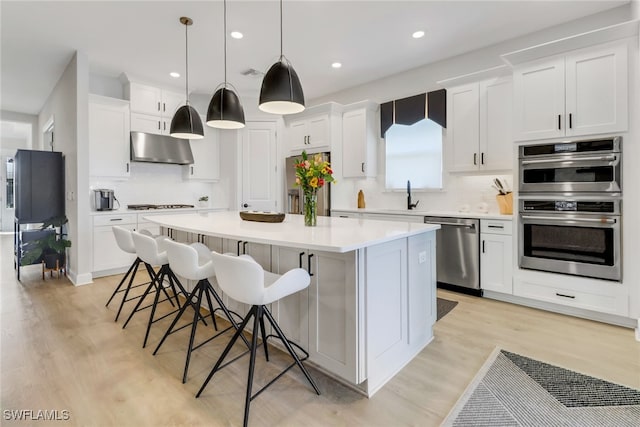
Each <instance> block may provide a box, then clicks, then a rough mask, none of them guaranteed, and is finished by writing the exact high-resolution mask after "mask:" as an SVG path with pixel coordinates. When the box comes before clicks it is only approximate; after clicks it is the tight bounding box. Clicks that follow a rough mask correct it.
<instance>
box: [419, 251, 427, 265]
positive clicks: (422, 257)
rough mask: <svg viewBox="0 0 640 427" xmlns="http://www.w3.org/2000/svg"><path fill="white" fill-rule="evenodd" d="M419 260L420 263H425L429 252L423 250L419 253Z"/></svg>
mask: <svg viewBox="0 0 640 427" xmlns="http://www.w3.org/2000/svg"><path fill="white" fill-rule="evenodd" d="M418 262H419V263H420V264H424V263H425V262H427V252H426V251H422V252H419V253H418Z"/></svg>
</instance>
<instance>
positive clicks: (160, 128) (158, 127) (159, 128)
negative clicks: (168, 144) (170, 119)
mask: <svg viewBox="0 0 640 427" xmlns="http://www.w3.org/2000/svg"><path fill="white" fill-rule="evenodd" d="M160 129H161V127H160V120H158V130H160Z"/></svg>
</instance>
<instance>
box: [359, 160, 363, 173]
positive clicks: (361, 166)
mask: <svg viewBox="0 0 640 427" xmlns="http://www.w3.org/2000/svg"><path fill="white" fill-rule="evenodd" d="M360 169H361V170H362V172H363V173H364V162H362V163H360Z"/></svg>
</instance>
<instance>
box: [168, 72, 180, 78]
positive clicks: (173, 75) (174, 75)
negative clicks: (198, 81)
mask: <svg viewBox="0 0 640 427" xmlns="http://www.w3.org/2000/svg"><path fill="white" fill-rule="evenodd" d="M169 75H170V76H171V77H173V78H174V79H177V78H178V77H180V73H176V72H175V71H172V72H170V73H169Z"/></svg>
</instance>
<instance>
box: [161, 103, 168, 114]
mask: <svg viewBox="0 0 640 427" xmlns="http://www.w3.org/2000/svg"><path fill="white" fill-rule="evenodd" d="M162 111H163V112H165V111H167V104H165V103H164V102H163V103H162Z"/></svg>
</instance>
